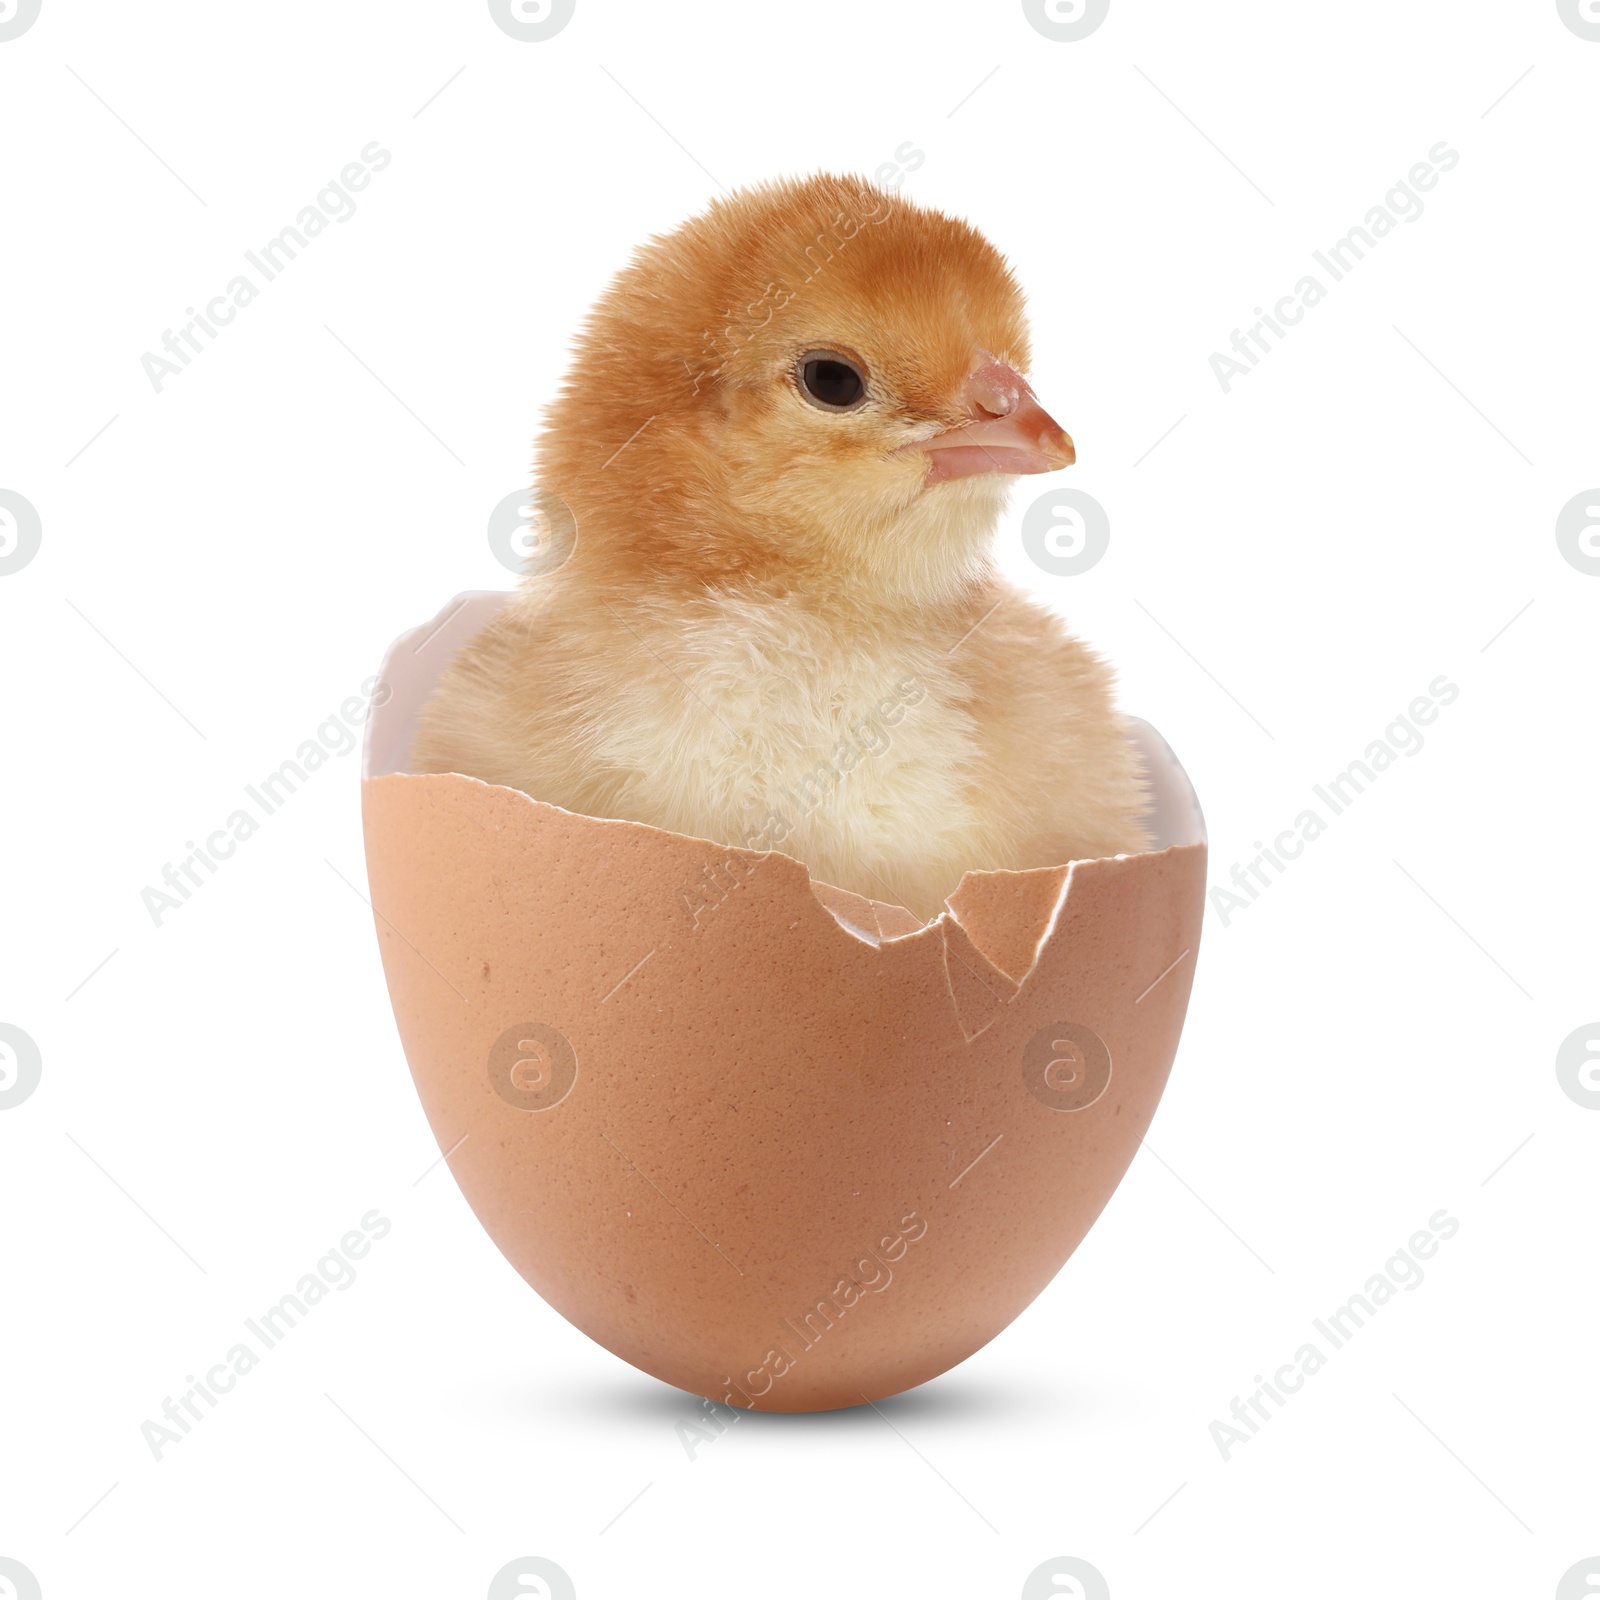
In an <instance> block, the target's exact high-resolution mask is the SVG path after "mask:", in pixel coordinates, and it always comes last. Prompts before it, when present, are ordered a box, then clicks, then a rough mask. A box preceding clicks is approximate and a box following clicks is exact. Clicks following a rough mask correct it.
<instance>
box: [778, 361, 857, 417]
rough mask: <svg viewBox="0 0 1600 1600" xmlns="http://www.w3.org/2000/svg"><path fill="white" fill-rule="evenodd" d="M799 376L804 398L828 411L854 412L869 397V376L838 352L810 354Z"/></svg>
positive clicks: (801, 366) (799, 365)
mask: <svg viewBox="0 0 1600 1600" xmlns="http://www.w3.org/2000/svg"><path fill="white" fill-rule="evenodd" d="M796 372H797V375H798V377H799V379H800V392H801V394H803V395H804V396H805V397H806V399H807V400H809V401H810V402H811V403H812V405H814V406H819V407H820V408H821V409H822V410H824V411H853V410H855V408H856V407H857V406H859V405H860V404H862V402H863V401H864V400H865V399H866V397H867V379H866V374H865V373H864V372H863V371H862V370H861V368H860V367H858V366H857V365H856V364H855V362H853V361H851V360H849V359H847V358H846V357H844V356H842V355H840V354H838V352H837V351H833V350H810V351H807V353H806V354H805V355H803V356H801V357H800V360H799V362H798V364H797V367H796Z"/></svg>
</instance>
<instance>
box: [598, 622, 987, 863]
mask: <svg viewBox="0 0 1600 1600" xmlns="http://www.w3.org/2000/svg"><path fill="white" fill-rule="evenodd" d="M630 621H631V623H632V629H631V630H630V631H634V630H636V631H635V632H634V637H633V638H632V639H631V641H629V642H630V643H631V645H632V648H623V649H622V650H621V654H620V656H619V657H618V658H617V659H616V661H615V669H616V670H617V676H616V677H615V678H614V679H613V681H612V683H611V685H610V686H609V687H610V689H611V694H610V695H609V696H607V697H606V698H607V699H609V701H610V707H609V710H610V714H609V715H608V716H607V718H606V724H605V730H604V733H603V734H602V735H601V743H602V747H601V748H599V749H597V750H596V754H597V756H599V757H600V759H601V760H602V761H603V762H604V763H605V764H606V765H607V766H610V767H613V768H614V769H615V768H621V769H625V770H626V771H627V772H628V773H629V777H628V779H627V782H626V786H625V788H624V790H623V791H622V796H621V798H622V804H623V809H624V811H625V813H626V814H627V815H630V816H633V817H635V818H637V819H639V820H648V821H651V822H653V823H655V824H657V825H659V826H664V827H669V828H672V829H673V830H674V831H677V832H681V833H690V834H698V835H702V836H707V837H710V838H713V839H717V840H720V841H724V842H728V843H732V844H738V845H742V846H744V847H746V848H748V849H754V850H765V849H781V850H783V851H784V852H785V853H786V854H789V855H794V856H796V857H798V858H799V859H801V860H804V861H805V862H806V863H807V864H808V865H809V867H810V868H811V871H812V873H813V875H814V876H816V877H819V878H822V879H824V880H828V879H829V873H830V871H831V870H837V871H839V872H840V873H841V875H842V874H843V869H844V867H845V866H846V864H848V865H849V866H850V867H851V868H852V869H854V870H853V871H852V873H851V876H852V877H859V873H860V869H861V868H862V867H863V866H865V867H866V868H867V869H868V870H869V871H870V869H871V868H872V867H873V866H874V865H875V864H876V865H881V866H883V867H884V868H885V869H888V870H890V871H893V869H894V868H895V867H896V866H901V867H903V866H904V864H905V863H907V862H908V861H910V860H915V859H918V858H922V859H926V857H927V856H928V855H929V853H930V851H931V852H932V853H933V854H936V855H944V854H945V853H946V852H948V851H952V850H959V849H960V848H961V846H962V845H963V843H970V842H971V840H972V839H973V838H974V837H975V835H976V833H977V831H978V818H977V816H976V814H975V811H974V808H973V804H972V798H971V785H972V782H973V771H974V765H975V759H976V756H977V729H976V726H975V723H974V719H973V717H972V715H971V714H970V711H969V709H968V704H967V700H968V690H967V688H966V685H965V684H964V682H963V680H962V679H961V677H960V676H959V675H958V673H957V672H956V671H955V670H954V668H953V666H952V663H951V660H950V656H949V652H948V651H947V650H945V649H943V648H941V647H940V646H939V645H937V644H930V643H928V642H927V641H925V640H921V639H917V638H914V637H910V636H907V637H899V638H889V637H881V638H871V637H865V638H864V637H863V635H862V631H861V630H860V628H859V624H855V625H854V626H847V625H844V624H841V623H834V622H830V621H827V620H824V619H822V618H819V617H818V616H817V615H816V614H815V613H814V612H811V611H809V610H807V609H805V608H803V607H801V606H800V605H798V604H789V603H785V602H777V603H754V602H720V603H718V604H717V605H716V606H715V607H714V608H713V607H710V606H707V607H706V608H704V609H702V610H699V611H697V612H696V613H693V614H691V615H690V616H688V617H687V618H686V617H685V616H683V615H682V614H681V613H680V614H678V615H676V616H674V617H673V618H672V619H671V620H670V621H669V620H666V619H662V620H660V621H659V622H641V620H640V619H638V618H637V616H635V617H634V618H632V619H630ZM626 637H627V636H626V635H624V638H625V639H626ZM866 892H870V890H869V891H866Z"/></svg>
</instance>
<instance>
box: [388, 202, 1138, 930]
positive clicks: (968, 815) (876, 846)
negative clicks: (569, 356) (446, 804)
mask: <svg viewBox="0 0 1600 1600" xmlns="http://www.w3.org/2000/svg"><path fill="white" fill-rule="evenodd" d="M1028 365H1029V349H1028V334H1027V328H1026V323H1025V317H1024V308H1023V300H1022V294H1021V291H1020V289H1019V288H1018V285H1017V283H1016V281H1015V279H1014V277H1013V276H1012V274H1011V271H1010V270H1009V268H1008V267H1007V265H1006V263H1005V261H1004V260H1003V259H1002V257H1001V256H1000V255H999V253H998V252H997V251H996V250H995V249H994V247H993V246H992V245H990V244H989V243H988V242H987V241H986V240H985V239H984V238H983V237H982V235H981V234H979V233H978V232H977V231H976V230H975V229H973V228H972V227H971V226H970V225H968V224H967V223H965V222H962V221H959V220H956V219H954V218H951V217H948V216H945V215H943V214H941V213H939V212H937V211H934V210H930V209H927V208H925V207H921V206H917V205H913V204H912V203H911V202H909V201H907V200H905V199H903V198H901V197H899V196H897V195H892V194H888V193H885V192H883V191H881V190H878V189H875V188H873V187H871V186H870V185H868V184H866V183H863V182H861V181H859V180H855V179H848V178H837V177H826V176H824V177H817V178H812V179H809V180H806V181H803V182H791V183H783V184H773V185H767V186H763V187H761V188H757V189H752V190H746V191H743V192H741V193H738V194H735V195H733V196H731V197H729V198H727V199H724V200H719V201H717V202H715V203H714V204H713V205H712V206H711V207H710V208H709V210H707V211H706V212H705V213H704V214H703V215H701V216H699V217H696V218H694V219H692V220H691V221H689V222H687V223H685V224H684V225H683V226H681V227H680V228H678V229H677V230H676V231H674V232H673V233H670V234H668V235H665V236H663V237H659V238H656V239H653V240H652V241H650V242H649V243H648V244H647V245H645V246H644V247H643V248H641V249H640V250H639V251H638V253H637V254H636V256H635V258H634V261H633V262H632V264H631V265H630V266H629V267H628V268H626V270H624V271H623V272H622V273H621V274H620V275H619V276H618V278H617V279H616V280H615V282H614V283H613V284H612V285H611V287H610V288H609V289H608V290H607V291H606V293H605V294H604V295H603V296H602V298H601V299H600V301H599V303H598V304H597V305H596V307H595V308H594V310H593V312H592V313H591V315H590V317H589V320H588V322H587V325H586V326H585V328H584V330H583V332H582V335H581V337H580V338H579V340H578V342H577V347H576V350H575V353H574V357H573V360H572V364H571V367H570V370H569V371H568V374H567V377H566V379H565V382H564V383H563V386H562V389H561V392H560V394H559V396H558V398H557V399H556V401H555V402H554V404H553V405H551V406H550V408H549V410H548V412H547V414H546V417H545V420H544V426H543V429H542V431H541V433H540V436H539V439H538V443H537V456H538V462H539V468H538V476H537V482H536V485H535V489H534V494H533V497H532V498H533V502H534V505H535V508H536V509H537V511H538V512H539V518H540V523H541V526H542V527H543V528H544V529H545V530H547V531H548V532H549V533H550V534H551V537H552V538H553V540H554V544H553V546H552V548H554V549H557V550H558V551H559V552H560V553H565V551H566V550H567V549H568V548H570V554H568V555H566V558H565V559H564V560H563V561H561V562H560V564H559V565H556V566H554V568H553V570H547V568H548V567H549V565H550V563H549V562H547V561H546V560H542V559H541V560H537V561H535V562H533V563H531V564H530V568H531V570H530V575H528V576H527V577H525V578H524V581H523V584H522V587H521V589H520V591H519V593H518V595H517V596H516V598H515V600H514V601H513V602H512V603H511V604H510V605H508V606H507V607H506V608H505V609H504V610H503V611H502V612H501V613H499V614H498V615H497V616H496V618H495V620H494V621H493V622H492V623H491V624H490V625H489V626H488V627H487V628H486V629H485V630H484V631H483V632H482V633H481V634H479V635H478V637H477V638H475V639H474V640H472V641H471V642H470V643H469V644H468V646H467V647H466V648H465V649H464V650H463V651H462V652H461V653H460V654H459V656H458V657H457V658H456V660H455V662H454V663H453V664H452V665H451V667H450V668H449V669H448V671H447V672H446V674H445V676H444V678H443V679H442V681H441V683H440V686H439V688H438V689H437V691H436V692H435V694H434V696H433V698H432V700H431V701H430V702H429V704H428V706H427V707H426V709H425V711H424V714H423V720H422V726H421V730H420V733H419V736H418V740H417V746H416V751H415V761H414V767H415V770H417V771H421V772H459V773H465V774H467V775H469V776H472V777H476V778H481V779H483V780H484V781H486V782H489V783H496V784H503V785H506V786H509V787H512V788H516V789H521V790H523V791H524V792H526V793H527V794H529V795H532V796H533V797H534V798H536V799H539V800H544V801H548V802H550V803H552V804H555V805H559V806H562V807H565V808H566V809H568V810H571V811H576V812H582V813H586V814H588V815H593V816H603V817H619V818H624V819H628V820H632V821H636V822H643V823H648V824H651V825H653V826H655V827H660V828H666V829H671V830H673V831H675V832H678V833H685V834H691V835H695V836H697V837H701V838H707V839H711V840H715V841H717V842H719V843H722V844H727V845H735V846H740V847H744V848H749V849H753V850H765V849H780V850H782V851H784V852H785V853H787V854H789V855H792V856H794V857H796V858H797V859H798V860H800V861H802V862H804V863H805V865H806V866H807V868H808V870H809V871H810V873H811V875H812V876H813V877H814V878H817V879H819V880H821V881H823V882H826V883H831V884H834V885H837V886H838V887H840V888H844V889H850V890H853V891H855V892H856V893H859V894H862V895H866V896H868V897H870V898H872V899H876V900H888V901H892V902H895V903H898V904H900V905H903V906H906V907H907V908H909V909H910V910H911V911H913V912H914V913H915V914H916V915H917V916H919V917H922V918H928V917H931V916H934V915H936V914H937V913H938V911H939V910H940V908H941V906H942V902H943V900H944V897H945V896H946V895H947V894H949V893H951V892H952V891H953V890H954V889H955V887H956V885H957V884H958V883H959V881H960V878H961V875H962V873H963V872H965V871H967V870H968V869H974V868H976V869H991V870H992V869H999V868H1010V869H1022V868H1028V867H1044V866H1058V865H1061V864H1063V863H1065V862H1068V861H1071V860H1077V859H1084V858H1092V857H1097V856H1105V855H1115V854H1117V853H1119V852H1134V851H1138V850H1142V849H1144V848H1146V847H1147V844H1146V839H1145V836H1144V833H1143V830H1142V828H1141V826H1140V820H1139V819H1140V817H1141V815H1142V812H1143V809H1144V796H1143V790H1142V784H1141V778H1140V774H1139V771H1138V767H1137V761H1136V757H1135V755H1134V752H1133V749H1132V747H1131V745H1130V744H1129V742H1128V740H1127V738H1126V737H1125V735H1124V733H1123V729H1122V725H1121V722H1120V720H1119V718H1118V716H1117V713H1116V711H1115V708H1114V706H1113V702H1112V692H1111V677H1110V673H1109V670H1108V669H1107V667H1106V666H1105V665H1104V664H1103V663H1102V662H1101V661H1100V660H1099V659H1098V658H1097V657H1096V656H1095V655H1094V654H1092V653H1091V652H1090V651H1089V650H1088V649H1086V648H1085V647H1084V646H1083V645H1082V644H1080V643H1078V642H1077V641H1076V640H1075V639H1073V638H1072V637H1071V636H1070V635H1069V634H1068V633H1067V631H1066V630H1065V628H1064V627H1063V626H1062V624H1061V623H1060V621H1059V620H1058V619H1057V618H1056V617H1055V616H1054V615H1053V614H1051V613H1050V612H1049V611H1047V610H1046V609H1044V608H1043V607H1042V606H1040V605H1038V604H1037V603H1035V602H1034V601H1033V600H1031V599H1030V598H1028V597H1027V596H1025V595H1024V594H1023V593H1022V592H1021V591H1019V590H1017V589H1016V588H1014V587H1013V586H1012V585H1010V584H1009V583H1008V582H1006V581H1005V580H1004V579H1003V578H1002V577H1001V576H1000V575H999V573H998V572H997V570H996V568H995V566H994V563H993V560H992V557H991V554H990V545H991V542H992V539H993V534H994V530H995V525H996V522H997V519H998V517H999V514H1000V511H1001V510H1002V508H1003V505H1004V501H1005V495H1006V492H1007V489H1008V487H1009V486H1010V484H1011V482H1012V479H1013V478H1014V477H1015V476H1017V475H1019V474H1023V473H1033V472H1043V471H1051V470H1054V469H1056V468H1057V467H1060V466H1064V465H1066V464H1068V463H1069V462H1070V461H1071V460H1072V459H1073V447H1072V442H1071V440H1070V439H1069V438H1068V437H1067V436H1066V434H1065V433H1064V432H1063V431H1062V430H1061V429H1060V428H1059V427H1058V426H1057V424H1056V423H1055V422H1054V421H1052V419H1051V418H1050V417H1049V416H1048V414H1047V413H1046V412H1045V411H1044V410H1043V408H1042V407H1041V406H1040V404H1039V402H1038V400H1037V398H1036V397H1035V396H1034V394H1033V391H1032V389H1031V387H1030V386H1029V385H1028V383H1027V380H1026V378H1025V376H1024V374H1026V372H1027V371H1028Z"/></svg>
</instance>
